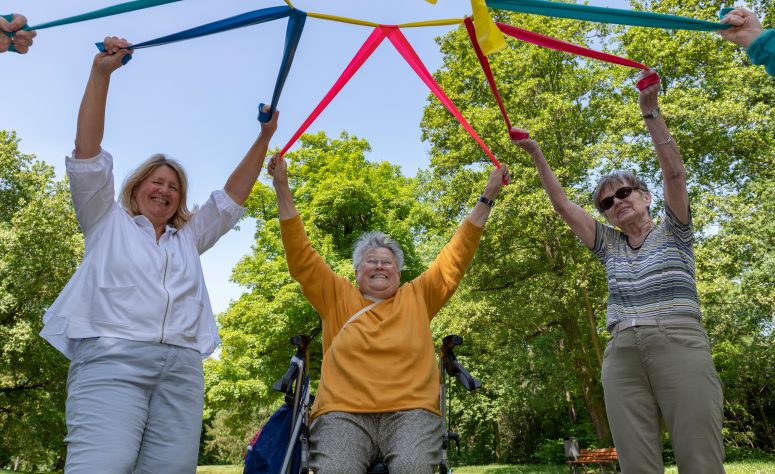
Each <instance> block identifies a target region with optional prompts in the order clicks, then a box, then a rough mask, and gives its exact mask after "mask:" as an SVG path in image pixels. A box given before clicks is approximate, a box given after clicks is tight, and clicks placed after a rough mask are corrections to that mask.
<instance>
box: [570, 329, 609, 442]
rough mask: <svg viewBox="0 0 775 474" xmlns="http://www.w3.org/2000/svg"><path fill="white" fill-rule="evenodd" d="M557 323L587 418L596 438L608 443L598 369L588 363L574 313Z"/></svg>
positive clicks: (587, 356) (588, 358)
mask: <svg viewBox="0 0 775 474" xmlns="http://www.w3.org/2000/svg"><path fill="white" fill-rule="evenodd" d="M559 323H560V326H561V327H562V329H563V331H564V332H565V337H566V341H567V350H568V353H569V354H570V356H571V358H572V359H573V364H574V365H575V366H576V370H577V374H578V377H579V381H580V382H581V388H582V392H583V395H584V404H585V406H586V408H587V412H588V413H589V419H590V420H591V421H592V425H593V426H594V427H595V434H596V435H597V439H598V441H599V442H600V443H601V444H610V443H611V430H610V428H609V427H608V417H607V416H606V412H605V400H604V399H603V387H602V385H601V384H600V376H599V374H600V370H599V368H598V367H596V366H593V365H592V364H591V363H590V355H589V354H588V352H587V350H586V345H585V344H584V339H583V338H582V337H581V329H580V328H579V323H578V319H577V318H576V315H565V316H564V317H562V318H561V319H560V321H559ZM595 365H596V364H595Z"/></svg>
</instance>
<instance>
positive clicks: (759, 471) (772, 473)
mask: <svg viewBox="0 0 775 474" xmlns="http://www.w3.org/2000/svg"><path fill="white" fill-rule="evenodd" d="M724 468H725V469H726V471H727V474H775V462H757V461H751V462H730V463H726V464H724ZM5 472H7V471H0V474H3V473H5ZM196 472H197V474H241V473H242V466H199V467H198V468H197V470H196ZM452 472H453V474H565V473H567V472H568V468H567V467H565V466H564V465H560V466H546V465H541V466H539V465H520V466H515V465H504V464H490V465H488V466H464V467H453V468H452ZM677 472H678V470H677V469H676V468H675V467H668V468H667V469H665V474H677Z"/></svg>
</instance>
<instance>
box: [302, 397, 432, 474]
mask: <svg viewBox="0 0 775 474" xmlns="http://www.w3.org/2000/svg"><path fill="white" fill-rule="evenodd" d="M441 431H442V429H441V417H439V416H438V415H435V414H433V413H431V412H428V411H426V410H419V409H418V410H408V411H398V412H390V413H345V412H331V413H326V414H324V415H320V416H319V417H317V418H315V420H313V422H312V427H311V433H310V467H312V468H313V469H314V470H315V472H316V473H317V474H352V473H358V472H360V473H362V472H365V471H366V468H367V467H368V466H369V464H371V462H372V461H374V459H375V458H376V456H377V453H378V452H381V453H382V455H383V456H384V458H385V462H386V463H387V465H388V469H389V470H390V474H423V473H432V472H433V470H434V468H435V467H437V466H438V464H439V463H440V462H441V438H442V433H441Z"/></svg>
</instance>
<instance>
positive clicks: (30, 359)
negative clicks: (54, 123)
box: [0, 130, 83, 468]
mask: <svg viewBox="0 0 775 474" xmlns="http://www.w3.org/2000/svg"><path fill="white" fill-rule="evenodd" d="M18 143H19V140H18V139H17V138H16V135H15V134H14V133H13V132H7V131H3V130H0V340H2V341H3V343H2V348H0V431H2V433H3V436H2V437H0V466H6V465H8V466H12V467H18V468H36V467H37V468H45V467H50V466H52V465H60V466H61V465H62V462H63V460H64V441H63V440H64V436H65V423H64V401H65V381H66V379H67V360H66V359H65V358H64V357H62V355H61V354H60V353H59V352H57V351H56V350H55V349H54V348H53V347H51V346H50V345H49V344H48V343H47V342H46V341H44V340H43V339H42V338H41V337H40V336H38V332H39V331H40V329H41V327H42V321H41V316H42V315H43V313H44V312H45V309H46V308H47V307H48V306H49V305H50V304H51V303H52V302H53V300H54V299H55V298H56V296H57V294H58V293H59V291H60V290H61V289H62V287H64V285H65V283H66V282H67V280H68V279H69V278H70V275H71V274H72V273H73V271H74V270H75V267H76V266H77V264H78V262H80V259H81V255H82V252H83V239H82V236H81V234H80V233H79V229H78V224H77V223H76V220H75V214H74V212H73V210H72V204H71V202H70V193H69V191H68V189H67V185H66V183H64V182H61V181H55V179H54V178H55V177H54V170H53V167H51V166H49V165H46V164H44V163H42V162H40V161H36V160H35V158H34V157H33V156H31V155H25V154H23V153H21V152H20V151H19V149H18Z"/></svg>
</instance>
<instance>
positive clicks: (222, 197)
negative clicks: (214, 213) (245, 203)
mask: <svg viewBox="0 0 775 474" xmlns="http://www.w3.org/2000/svg"><path fill="white" fill-rule="evenodd" d="M213 199H214V200H215V205H216V206H218V209H219V210H220V211H221V212H224V213H226V214H229V215H231V216H233V217H234V218H235V219H237V220H238V219H240V218H241V217H242V215H243V214H245V211H246V208H244V207H242V206H240V205H239V204H237V203H236V202H235V201H234V199H232V198H231V196H229V194H228V193H227V192H226V191H225V190H223V189H218V190H216V191H213Z"/></svg>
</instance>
